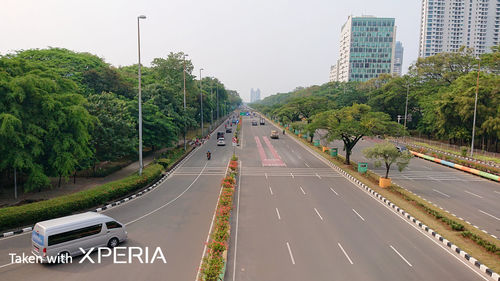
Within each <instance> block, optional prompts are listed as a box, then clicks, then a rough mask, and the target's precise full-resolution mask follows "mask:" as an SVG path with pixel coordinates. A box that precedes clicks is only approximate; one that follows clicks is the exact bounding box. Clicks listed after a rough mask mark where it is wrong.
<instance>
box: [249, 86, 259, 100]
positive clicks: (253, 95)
mask: <svg viewBox="0 0 500 281" xmlns="http://www.w3.org/2000/svg"><path fill="white" fill-rule="evenodd" d="M256 101H260V89H257V90H255V91H254V90H253V88H252V89H251V90H250V102H256Z"/></svg>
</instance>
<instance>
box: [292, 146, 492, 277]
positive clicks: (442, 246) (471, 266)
mask: <svg viewBox="0 0 500 281" xmlns="http://www.w3.org/2000/svg"><path fill="white" fill-rule="evenodd" d="M293 140H294V141H295V142H296V143H297V144H298V145H300V146H302V148H303V149H305V150H306V151H308V152H309V153H310V154H311V155H312V156H314V157H316V158H317V159H318V160H320V161H321V162H323V163H325V164H326V165H328V166H330V167H331V169H332V170H333V171H335V172H337V173H339V174H340V172H338V171H336V170H335V169H334V168H333V166H331V165H333V164H332V163H331V162H329V161H328V160H326V159H325V158H323V157H322V156H319V154H317V153H316V152H315V151H314V150H311V149H310V148H309V147H307V146H306V145H305V144H303V143H301V142H299V141H298V140H296V139H293ZM346 179H347V180H348V181H349V182H350V183H352V184H353V185H354V186H356V187H357V188H358V189H359V190H361V191H363V193H364V194H366V195H368V196H369V197H370V198H372V199H373V200H375V202H377V203H378V204H380V205H381V206H383V207H384V208H386V209H387V210H389V211H390V212H391V213H393V214H395V215H396V217H398V218H399V219H401V220H402V221H404V222H406V223H407V224H408V225H410V226H411V227H413V228H414V229H415V230H416V231H418V232H420V233H421V234H422V235H423V236H424V237H427V239H429V240H430V241H432V243H434V244H436V246H438V247H440V248H441V249H443V250H444V251H445V252H446V253H448V254H449V255H450V256H451V257H453V258H455V259H456V260H457V261H459V262H461V263H462V264H463V265H464V266H466V267H468V268H469V269H470V270H471V271H472V272H474V273H475V274H476V275H477V276H479V277H481V278H482V279H483V280H485V281H488V280H489V279H487V278H486V277H484V276H483V275H482V273H480V272H478V271H477V270H476V268H474V267H473V265H472V264H469V263H467V262H466V261H464V260H463V259H462V258H461V257H460V256H456V255H455V253H454V252H452V251H451V250H449V249H447V248H446V247H445V246H444V245H443V244H441V242H438V241H436V239H434V238H433V237H432V236H429V235H428V234H427V233H426V232H425V231H424V230H422V229H421V228H419V227H418V226H417V225H415V224H414V223H412V222H410V221H408V220H407V219H406V217H403V216H401V215H400V214H399V213H398V212H396V211H395V210H394V209H392V208H391V207H389V206H388V205H386V204H385V203H384V202H382V201H380V200H378V198H376V197H373V196H372V195H370V193H368V192H366V191H365V190H364V189H363V188H362V187H361V186H359V185H357V184H356V183H354V182H353V181H351V180H350V179H348V178H346Z"/></svg>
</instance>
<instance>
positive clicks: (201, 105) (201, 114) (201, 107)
mask: <svg viewBox="0 0 500 281" xmlns="http://www.w3.org/2000/svg"><path fill="white" fill-rule="evenodd" d="M202 70H203V68H200V116H201V137H202V138H203V90H202V89H201V86H202V84H201V71H202Z"/></svg>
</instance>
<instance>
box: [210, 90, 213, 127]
mask: <svg viewBox="0 0 500 281" xmlns="http://www.w3.org/2000/svg"><path fill="white" fill-rule="evenodd" d="M210 101H211V103H210V109H211V114H210V119H211V121H212V122H210V127H212V128H213V127H214V106H213V102H214V89H212V86H210Z"/></svg>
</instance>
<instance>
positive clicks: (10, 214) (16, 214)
mask: <svg viewBox="0 0 500 281" xmlns="http://www.w3.org/2000/svg"><path fill="white" fill-rule="evenodd" d="M162 170H163V166H162V165H159V164H154V165H150V166H148V167H146V168H145V169H144V170H143V174H142V176H139V175H138V174H134V175H131V176H129V177H126V178H124V179H121V180H117V181H113V182H109V183H106V184H103V185H101V186H98V187H95V188H92V189H88V190H84V191H80V192H77V193H73V194H69V195H64V196H59V197H56V198H53V199H49V200H45V201H40V202H35V203H31V204H26V205H22V206H14V207H7V208H2V209H0V230H5V229H10V228H19V227H24V226H27V225H32V224H35V223H36V222H39V221H43V220H48V219H52V218H57V217H61V216H67V215H70V214H72V213H74V212H77V211H82V210H86V209H89V208H92V207H95V206H98V205H102V204H105V203H108V202H110V201H112V200H115V199H118V198H120V197H123V196H125V195H127V194H129V193H130V192H132V191H135V190H137V189H140V188H142V187H145V186H147V185H148V184H150V183H152V182H153V181H154V180H155V179H157V178H158V177H159V176H160V175H161V172H162Z"/></svg>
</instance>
